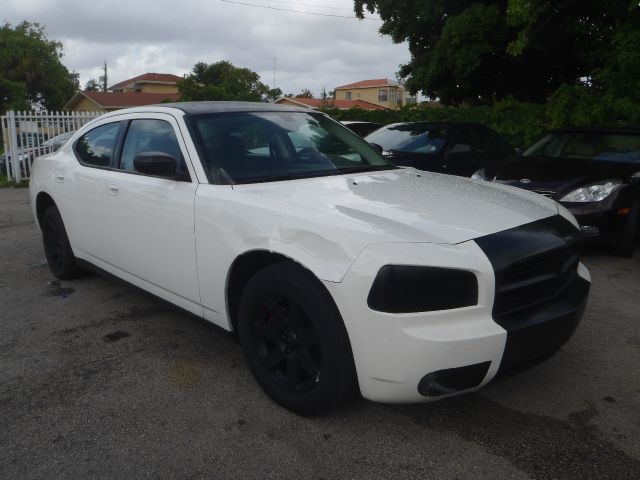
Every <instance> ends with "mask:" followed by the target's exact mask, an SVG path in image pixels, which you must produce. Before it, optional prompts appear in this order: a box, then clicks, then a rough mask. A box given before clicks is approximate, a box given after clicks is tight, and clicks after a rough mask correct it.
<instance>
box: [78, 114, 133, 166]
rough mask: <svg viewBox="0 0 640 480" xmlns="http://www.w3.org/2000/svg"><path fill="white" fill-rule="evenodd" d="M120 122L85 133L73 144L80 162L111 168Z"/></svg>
mask: <svg viewBox="0 0 640 480" xmlns="http://www.w3.org/2000/svg"><path fill="white" fill-rule="evenodd" d="M121 124H122V122H113V123H107V124H106V125H101V126H99V127H96V128H94V129H93V130H90V131H89V132H87V133H85V134H84V135H83V136H82V137H80V139H78V141H77V142H76V144H75V152H76V155H77V157H78V159H79V160H80V162H82V163H84V164H86V165H92V166H96V167H109V166H111V159H112V158H113V152H114V151H115V149H116V141H117V139H118V132H119V131H120V126H121Z"/></svg>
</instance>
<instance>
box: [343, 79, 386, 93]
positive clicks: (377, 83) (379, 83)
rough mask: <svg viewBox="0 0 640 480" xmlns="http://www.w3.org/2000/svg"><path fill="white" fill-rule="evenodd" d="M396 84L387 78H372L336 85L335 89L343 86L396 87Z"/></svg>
mask: <svg viewBox="0 0 640 480" xmlns="http://www.w3.org/2000/svg"><path fill="white" fill-rule="evenodd" d="M397 86H398V84H397V83H395V82H391V81H389V79H387V78H374V79H372V80H362V81H360V82H356V83H349V84H348V85H342V86H341V87H336V90H338V89H343V88H367V87H397Z"/></svg>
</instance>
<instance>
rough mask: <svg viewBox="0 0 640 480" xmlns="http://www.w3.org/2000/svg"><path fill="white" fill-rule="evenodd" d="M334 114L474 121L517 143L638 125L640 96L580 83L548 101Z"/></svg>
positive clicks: (375, 119)
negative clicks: (613, 94) (614, 95)
mask: <svg viewBox="0 0 640 480" xmlns="http://www.w3.org/2000/svg"><path fill="white" fill-rule="evenodd" d="M326 112H327V113H328V114H329V115H331V116H332V117H333V118H335V119H337V120H361V121H367V122H376V123H381V124H383V125H388V124H390V123H396V122H446V121H448V122H475V123H480V124H482V125H486V126H488V127H491V128H493V129H494V130H496V131H497V132H499V133H500V134H501V135H502V136H503V137H504V138H505V139H506V140H507V141H509V142H510V143H511V144H512V145H514V146H517V147H525V146H527V145H529V144H531V143H533V142H534V141H535V140H537V139H538V138H540V137H541V136H542V135H543V134H545V133H546V132H548V131H550V130H552V129H554V128H560V127H570V126H589V125H596V126H633V125H635V126H640V102H637V101H634V100H632V99H630V98H628V97H625V98H618V99H608V100H605V98H604V97H603V96H602V95H598V94H593V93H590V92H589V91H587V90H586V89H585V88H584V87H581V86H577V85H574V86H568V85H567V86H564V87H562V88H560V89H559V90H558V91H557V92H556V93H555V94H554V95H553V96H552V98H551V99H550V101H549V102H548V103H547V104H546V105H541V104H537V103H525V102H519V101H517V100H515V99H514V98H513V97H508V98H506V99H504V100H501V101H498V102H496V103H495V104H493V105H490V106H489V105H478V106H468V105H467V106H459V107H453V106H427V104H420V105H407V106H405V107H402V108H400V109H397V110H363V109H360V108H352V109H350V110H338V109H329V110H326Z"/></svg>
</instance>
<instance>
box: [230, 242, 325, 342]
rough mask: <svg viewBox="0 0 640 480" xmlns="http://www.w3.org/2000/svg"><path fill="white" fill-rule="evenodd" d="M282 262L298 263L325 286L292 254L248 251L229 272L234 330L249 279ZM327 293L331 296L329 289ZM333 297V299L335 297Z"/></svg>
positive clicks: (238, 258)
mask: <svg viewBox="0 0 640 480" xmlns="http://www.w3.org/2000/svg"><path fill="white" fill-rule="evenodd" d="M280 262H288V263H293V264H296V265H297V266H299V267H300V268H302V269H304V270H306V271H307V272H308V273H309V274H311V275H313V277H314V278H315V279H316V280H317V282H318V283H319V284H320V285H322V287H323V288H324V284H323V283H322V281H321V280H320V278H319V277H318V275H316V274H315V273H314V272H313V270H312V269H310V268H309V267H308V266H306V265H304V264H303V263H301V262H299V261H298V260H296V259H294V258H292V257H290V256H287V255H285V254H282V253H280V252H276V251H272V250H266V249H256V250H249V251H246V252H244V253H242V254H240V255H238V256H237V257H236V258H235V260H234V261H233V263H232V264H231V267H230V268H229V272H228V274H227V283H226V291H225V300H226V303H227V305H226V306H227V314H228V316H229V326H230V328H231V331H232V332H234V333H235V332H237V321H238V307H239V306H240V298H241V297H242V292H243V291H244V288H245V287H246V285H247V283H248V282H249V280H250V279H251V278H252V277H253V276H254V275H255V274H256V273H258V272H259V271H260V270H262V269H264V268H266V267H268V266H270V265H273V264H274V263H280ZM325 290H326V289H325ZM327 295H329V297H331V294H330V293H329V291H328V290H327ZM331 298H332V299H333V297H331ZM334 303H335V302H334ZM336 308H337V305H336Z"/></svg>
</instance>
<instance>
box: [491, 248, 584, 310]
mask: <svg viewBox="0 0 640 480" xmlns="http://www.w3.org/2000/svg"><path fill="white" fill-rule="evenodd" d="M577 269H578V252H577V250H576V249H575V248H574V246H573V245H566V246H564V247H560V248H556V249H553V250H550V251H546V252H543V253H540V254H537V255H534V256H533V257H529V258H525V259H522V260H519V261H516V262H514V263H513V264H511V265H509V266H508V267H506V268H505V269H504V270H502V271H501V272H496V295H495V300H494V305H493V315H494V318H496V319H498V318H500V317H503V316H505V315H508V314H510V313H513V312H516V311H518V310H524V309H528V308H531V307H534V306H535V305H537V304H540V303H543V302H546V301H548V300H551V299H553V298H554V297H556V296H557V295H559V294H561V293H562V292H563V291H564V289H565V288H566V287H567V286H568V285H569V284H570V283H571V282H572V281H573V279H574V278H575V276H576V274H577Z"/></svg>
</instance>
